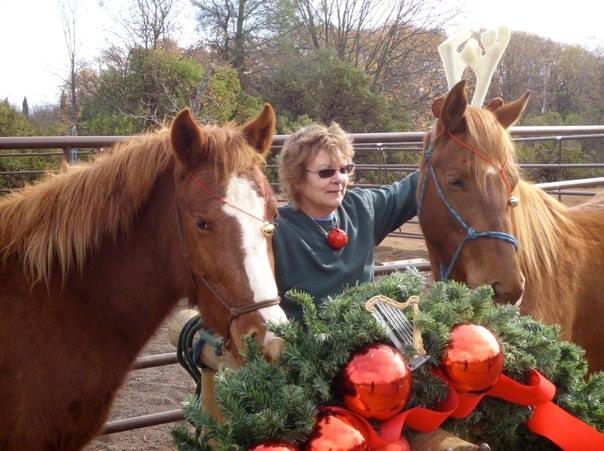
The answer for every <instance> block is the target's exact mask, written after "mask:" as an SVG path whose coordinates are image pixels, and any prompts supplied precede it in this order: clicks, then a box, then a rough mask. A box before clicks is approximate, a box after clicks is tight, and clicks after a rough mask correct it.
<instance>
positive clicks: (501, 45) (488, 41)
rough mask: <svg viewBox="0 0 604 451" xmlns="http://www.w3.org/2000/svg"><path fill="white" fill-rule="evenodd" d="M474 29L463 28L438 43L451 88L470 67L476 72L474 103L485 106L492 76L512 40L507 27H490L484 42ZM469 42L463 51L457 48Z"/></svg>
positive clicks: (483, 38)
mask: <svg viewBox="0 0 604 451" xmlns="http://www.w3.org/2000/svg"><path fill="white" fill-rule="evenodd" d="M471 36H472V35H471V33H470V30H461V31H459V32H458V33H456V34H453V35H452V36H450V37H449V38H448V39H447V40H446V41H444V42H443V43H442V44H441V45H439V46H438V53H439V54H440V57H441V59H442V60H443V65H444V68H445V74H446V76H447V84H448V86H449V90H450V89H451V88H452V87H453V86H454V85H455V83H457V82H458V81H460V80H461V77H462V75H463V71H464V70H465V68H466V67H467V66H470V68H471V69H472V70H473V71H474V74H475V75H476V89H475V90H474V95H473V97H472V102H471V103H472V105H474V106H478V107H481V106H482V104H483V103H484V99H485V97H486V95H487V91H488V90H489V85H490V84H491V79H492V78H493V73H494V72H495V68H496V67H497V64H498V63H499V60H500V59H501V57H502V56H503V52H504V51H505V49H506V47H507V45H508V43H509V42H510V29H509V28H508V27H505V26H501V27H499V29H498V30H497V31H495V30H488V31H485V32H484V33H482V35H480V44H482V49H484V52H483V50H482V49H481V46H480V45H479V44H478V42H477V41H476V39H474V38H472V37H471ZM464 42H465V43H466V44H465V46H464V47H463V49H461V51H457V48H458V47H459V46H460V45H461V44H463V43H464Z"/></svg>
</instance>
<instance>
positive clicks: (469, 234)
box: [417, 141, 518, 281]
mask: <svg viewBox="0 0 604 451" xmlns="http://www.w3.org/2000/svg"><path fill="white" fill-rule="evenodd" d="M433 153H434V142H432V141H431V142H430V146H429V147H428V150H426V152H425V154H424V164H425V167H426V168H427V174H424V180H423V184H422V188H421V191H420V193H419V202H418V206H417V214H418V216H419V214H420V213H421V209H422V205H423V203H424V196H425V193H426V187H427V186H428V180H429V179H430V178H431V179H432V181H433V182H434V186H435V187H436V192H437V193H438V196H439V197H440V198H441V200H442V201H443V203H444V204H445V207H447V210H449V213H451V215H452V216H453V217H454V218H455V219H456V220H457V222H458V223H459V225H461V228H462V229H464V230H465V232H466V236H465V237H464V238H463V239H462V240H461V242H460V243H459V245H458V246H457V250H456V251H455V254H453V258H452V259H451V261H450V262H449V264H448V265H444V264H443V262H440V278H441V280H444V281H447V280H449V277H450V276H451V271H453V267H454V266H455V263H457V260H458V259H459V256H460V255H461V251H462V250H463V248H464V246H465V245H466V243H467V242H468V241H471V240H477V239H478V238H496V239H498V240H503V241H507V242H508V243H511V244H512V245H514V249H516V251H518V240H517V239H516V238H515V237H514V236H513V235H510V234H509V233H505V232H499V231H497V230H490V231H486V232H478V231H476V229H474V228H473V227H471V226H469V225H468V223H467V222H466V221H465V220H464V219H463V218H462V217H461V215H460V214H459V212H458V211H457V210H456V209H455V207H453V205H451V203H450V202H449V201H448V200H447V198H446V196H445V192H444V191H443V189H442V187H441V186H440V183H439V182H438V178H437V177H436V172H435V171H434V166H432V154H433Z"/></svg>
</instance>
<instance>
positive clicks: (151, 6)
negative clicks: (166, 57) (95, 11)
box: [118, 0, 177, 50]
mask: <svg viewBox="0 0 604 451" xmlns="http://www.w3.org/2000/svg"><path fill="white" fill-rule="evenodd" d="M174 15H175V2H174V0H130V3H129V7H128V12H127V13H126V15H125V16H123V17H122V18H121V19H118V22H119V23H120V25H121V26H122V28H123V30H124V32H125V35H124V36H121V37H122V38H123V39H124V40H125V41H126V42H127V44H126V47H128V48H130V49H132V48H137V47H138V48H140V47H142V48H144V49H146V50H149V49H157V48H162V47H164V46H165V45H167V43H168V42H170V40H171V38H172V35H173V33H174V31H175V30H176V27H177V25H176V22H175V20H174V18H173V17H174Z"/></svg>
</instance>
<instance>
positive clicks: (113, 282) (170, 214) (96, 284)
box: [63, 171, 189, 359]
mask: <svg viewBox="0 0 604 451" xmlns="http://www.w3.org/2000/svg"><path fill="white" fill-rule="evenodd" d="M176 230H177V224H176V207H175V202H174V185H173V181H172V179H171V174H170V173H168V171H166V173H165V174H164V175H160V176H159V177H158V180H157V182H156V184H155V187H154V188H153V190H152V192H151V195H150V197H149V200H148V202H147V203H146V205H145V206H143V208H142V209H141V212H140V214H139V216H138V218H137V220H135V221H134V223H133V225H132V229H131V230H129V231H128V232H126V233H120V234H119V235H118V236H117V237H116V238H113V239H112V238H109V239H107V240H105V241H106V242H105V243H102V245H101V246H100V247H99V249H100V250H99V252H98V253H96V254H95V255H94V256H91V258H90V261H89V263H88V264H87V265H85V268H84V270H83V271H82V274H81V275H71V277H70V278H69V281H68V282H67V285H66V286H65V287H64V288H63V291H64V292H65V293H66V294H69V295H70V296H69V297H70V298H71V299H72V302H74V303H76V304H77V305H78V306H80V307H79V308H80V309H81V311H82V314H83V315H84V316H86V317H88V318H90V319H91V320H93V321H94V322H95V323H96V326H98V323H99V322H103V323H104V327H102V328H98V327H97V329H99V330H102V331H103V332H102V336H103V338H102V341H103V342H104V344H105V345H107V344H109V343H110V344H112V346H111V348H113V349H117V350H119V352H123V353H124V357H125V358H126V359H133V358H134V357H135V356H136V354H137V353H138V352H139V351H140V349H141V348H142V346H143V345H144V344H145V342H146V341H147V340H148V339H149V338H150V337H151V335H152V334H153V333H154V331H155V330H156V329H157V328H158V327H159V325H160V324H161V321H162V320H163V319H164V318H165V317H166V316H167V315H168V313H169V312H170V310H171V309H172V308H173V307H174V305H175V304H176V303H177V301H178V300H179V299H180V298H182V297H184V296H185V295H186V293H184V292H183V289H182V287H186V286H187V283H188V282H189V280H187V278H186V277H185V276H186V275H187V274H188V272H187V271H186V265H185V263H184V259H183V257H182V253H181V246H180V243H179V241H178V239H179V237H178V234H177V233H175V231H176ZM179 287H180V288H179ZM93 318H94V319H93Z"/></svg>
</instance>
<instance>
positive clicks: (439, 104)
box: [432, 97, 445, 119]
mask: <svg viewBox="0 0 604 451" xmlns="http://www.w3.org/2000/svg"><path fill="white" fill-rule="evenodd" d="M444 104H445V98H444V97H437V98H436V99H434V102H432V114H433V115H434V117H435V118H436V119H438V118H439V117H440V113H441V112H442V110H443V105H444Z"/></svg>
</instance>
